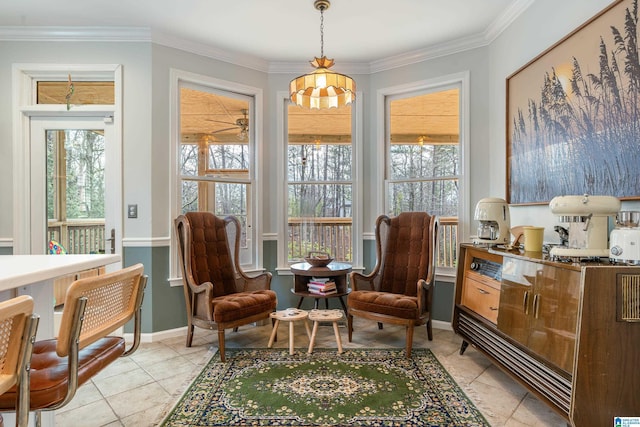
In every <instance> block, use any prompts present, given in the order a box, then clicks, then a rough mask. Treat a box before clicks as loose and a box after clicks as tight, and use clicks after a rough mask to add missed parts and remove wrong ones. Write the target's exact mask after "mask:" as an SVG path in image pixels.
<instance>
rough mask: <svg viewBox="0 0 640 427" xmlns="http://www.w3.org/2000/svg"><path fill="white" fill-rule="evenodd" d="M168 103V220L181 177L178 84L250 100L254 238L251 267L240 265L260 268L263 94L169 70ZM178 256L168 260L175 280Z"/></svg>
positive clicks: (176, 212)
mask: <svg viewBox="0 0 640 427" xmlns="http://www.w3.org/2000/svg"><path fill="white" fill-rule="evenodd" d="M169 80H170V82H169V90H170V95H169V102H170V107H169V108H170V119H169V135H170V141H171V151H170V156H169V171H170V176H171V182H172V185H171V186H170V191H169V203H170V206H171V218H176V217H177V216H178V215H180V213H181V212H180V209H179V195H180V194H181V193H180V192H181V190H180V184H181V180H180V176H179V174H178V169H177V165H178V159H179V156H180V87H181V84H188V85H196V86H201V87H203V88H210V89H213V90H220V91H227V92H230V93H233V94H236V96H238V95H239V96H243V97H248V98H252V101H251V102H252V103H253V107H252V108H251V109H250V113H251V114H252V115H251V117H250V120H251V122H252V123H254V125H253V126H250V128H249V129H250V132H253V149H254V150H255V153H253V155H252V156H251V159H250V173H251V178H250V179H251V194H250V195H249V199H250V200H248V201H247V203H248V204H249V206H250V209H251V212H250V218H251V233H252V239H253V242H254V243H253V247H252V248H251V250H252V252H251V265H250V266H243V267H244V268H245V270H246V271H249V270H251V269H260V268H262V264H263V251H262V233H261V230H262V220H263V218H262V215H260V212H262V203H263V202H262V199H263V198H262V197H260V196H259V195H260V194H261V193H262V189H261V188H258V187H259V186H260V185H262V184H263V183H264V182H265V181H264V177H263V176H262V174H263V172H262V170H263V168H262V163H261V159H263V155H262V153H263V150H264V146H263V145H264V139H263V129H262V128H263V114H264V113H263V110H264V106H263V94H262V92H263V91H262V89H260V88H257V87H253V86H249V85H245V84H242V83H236V82H231V81H228V80H222V79H218V78H214V77H209V76H205V75H201V74H196V73H192V72H189V71H184V70H179V69H175V68H171V69H170V71H169ZM170 229H171V230H173V224H170ZM170 239H171V253H172V254H174V253H176V242H175V236H174V235H173V234H172V235H171V237H170ZM178 267H179V266H178V257H177V256H171V260H170V275H171V277H178V276H180V275H179V274H178V272H179V268H178Z"/></svg>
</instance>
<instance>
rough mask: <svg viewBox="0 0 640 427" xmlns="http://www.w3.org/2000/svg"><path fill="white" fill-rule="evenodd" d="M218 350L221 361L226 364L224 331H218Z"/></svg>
mask: <svg viewBox="0 0 640 427" xmlns="http://www.w3.org/2000/svg"><path fill="white" fill-rule="evenodd" d="M218 348H219V349H220V361H221V362H225V361H226V360H225V358H224V329H218Z"/></svg>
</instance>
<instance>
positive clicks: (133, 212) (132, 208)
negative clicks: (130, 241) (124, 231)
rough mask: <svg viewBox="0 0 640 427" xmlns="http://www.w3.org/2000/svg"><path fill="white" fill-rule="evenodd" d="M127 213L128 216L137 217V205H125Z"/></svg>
mask: <svg viewBox="0 0 640 427" xmlns="http://www.w3.org/2000/svg"><path fill="white" fill-rule="evenodd" d="M127 214H128V217H129V218H138V205H129V206H127Z"/></svg>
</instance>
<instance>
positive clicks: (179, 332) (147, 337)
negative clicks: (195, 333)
mask: <svg viewBox="0 0 640 427" xmlns="http://www.w3.org/2000/svg"><path fill="white" fill-rule="evenodd" d="M175 337H185V339H186V337H187V327H186V326H183V327H181V328H176V329H167V330H165V331H158V332H151V333H142V334H140V342H142V343H152V342H158V341H162V340H165V339H168V338H175ZM124 338H125V340H126V341H127V342H129V341H132V340H133V334H132V333H129V332H127V333H126V334H124Z"/></svg>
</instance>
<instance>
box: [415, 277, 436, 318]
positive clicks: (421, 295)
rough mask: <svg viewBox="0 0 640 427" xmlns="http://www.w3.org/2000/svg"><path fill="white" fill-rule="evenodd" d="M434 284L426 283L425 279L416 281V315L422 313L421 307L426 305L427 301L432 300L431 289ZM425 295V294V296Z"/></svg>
mask: <svg viewBox="0 0 640 427" xmlns="http://www.w3.org/2000/svg"><path fill="white" fill-rule="evenodd" d="M434 285H435V283H433V282H431V281H426V280H425V279H418V283H417V286H418V287H417V292H416V295H417V297H418V313H422V312H423V309H424V308H423V305H424V304H425V303H426V304H427V305H429V304H428V302H429V299H431V298H432V294H433V288H434ZM425 293H426V294H425Z"/></svg>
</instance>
